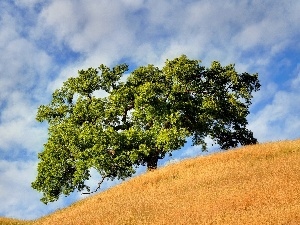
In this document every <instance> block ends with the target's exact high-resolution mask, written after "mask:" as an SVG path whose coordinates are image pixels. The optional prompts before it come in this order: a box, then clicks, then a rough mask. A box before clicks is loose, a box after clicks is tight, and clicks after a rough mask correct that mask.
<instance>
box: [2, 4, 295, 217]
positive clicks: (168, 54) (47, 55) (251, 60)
mask: <svg viewBox="0 0 300 225" xmlns="http://www.w3.org/2000/svg"><path fill="white" fill-rule="evenodd" d="M299 11H300V1H294V0H285V1H281V0H264V1H260V0H214V1H209V0H152V1H150V0H115V1H109V0H1V1H0V51H1V54H0V202H1V204H0V216H5V217H14V218H18V219H36V218H39V217H41V216H44V215H46V214H49V213H51V212H53V211H54V210H57V209H59V208H63V207H66V206H68V205H70V204H71V203H72V202H74V201H77V200H79V199H81V198H83V196H82V195H81V194H80V193H77V192H75V193H74V194H72V195H71V196H69V197H67V198H65V197H62V198H61V199H60V200H59V201H57V202H55V203H50V204H48V205H44V204H43V203H42V202H40V200H39V199H40V198H41V194H40V193H38V192H36V191H35V190H33V189H32V188H31V186H30V185H31V182H32V181H33V180H34V179H35V177H36V175H37V168H36V167H37V163H38V159H37V154H38V153H39V152H41V151H42V150H43V144H44V143H45V142H46V141H47V128H48V127H47V124H46V123H38V122H37V121H36V120H35V115H36V112H37V108H38V106H40V105H42V104H47V103H49V101H50V99H51V95H52V93H53V91H54V90H55V89H57V88H59V87H60V86H61V85H62V83H63V81H65V80H66V79H67V78H68V77H71V76H76V75H77V71H78V70H80V69H87V68H89V67H97V66H99V65H100V64H102V63H103V64H105V65H107V66H114V65H116V64H119V63H127V64H129V65H130V67H131V68H135V67H138V66H143V65H147V64H154V65H156V66H162V65H163V64H164V62H165V60H166V59H173V58H175V57H178V56H180V55H182V54H186V55H187V56H188V57H189V58H192V59H200V60H202V65H204V66H206V67H208V66H209V65H210V63H211V62H212V61H213V60H217V61H220V62H221V64H222V65H227V64H230V63H234V64H235V66H236V69H237V71H239V72H248V73H258V74H259V80H260V82H261V85H262V87H261V90H260V91H259V92H257V93H255V94H254V97H253V100H252V102H253V104H252V106H251V108H250V115H249V116H248V121H249V126H248V128H249V129H250V130H252V131H253V132H254V136H255V137H256V138H257V139H258V141H259V142H269V141H278V140H286V139H297V138H299V137H300V98H299V96H300V89H299V88H298V87H299V85H300V41H299V40H300V25H299V22H300V14H299ZM210 150H211V152H213V151H215V150H216V149H210ZM196 155H201V149H200V147H195V146H194V147H190V146H185V147H184V148H183V149H181V150H178V151H177V152H176V153H175V154H174V156H173V157H172V158H168V159H166V160H165V161H163V162H161V163H160V165H164V164H166V163H170V162H172V161H178V160H181V159H184V158H187V157H193V156H196ZM142 172H143V168H140V169H139V170H138V174H139V173H142ZM93 174H95V173H93ZM97 179H99V177H97V175H96V174H95V175H94V176H93V178H92V179H91V180H90V182H91V184H94V183H96V182H97ZM116 183H118V182H117V181H115V182H106V183H104V184H103V189H105V188H107V187H109V186H111V185H114V184H116Z"/></svg>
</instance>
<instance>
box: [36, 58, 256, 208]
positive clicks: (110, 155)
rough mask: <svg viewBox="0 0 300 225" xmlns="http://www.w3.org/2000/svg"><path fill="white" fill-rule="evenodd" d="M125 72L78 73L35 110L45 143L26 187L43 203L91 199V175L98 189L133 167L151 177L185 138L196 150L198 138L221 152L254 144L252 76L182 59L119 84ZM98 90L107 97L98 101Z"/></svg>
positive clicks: (118, 69) (132, 75) (117, 68)
mask: <svg viewBox="0 0 300 225" xmlns="http://www.w3.org/2000/svg"><path fill="white" fill-rule="evenodd" d="M126 71H128V66H127V65H126V64H121V65H117V66H115V67H113V68H112V69H110V68H109V67H107V66H105V65H103V64H102V65H100V66H99V67H98V68H89V69H87V70H80V71H78V76H77V77H75V78H74V77H71V78H69V79H68V80H67V81H65V82H64V83H63V86H62V87H61V88H60V89H57V90H56V91H55V92H54V93H53V96H52V101H51V102H50V103H49V104H48V105H41V106H40V107H39V109H38V112H37V117H36V118H37V120H38V121H40V122H42V121H47V122H48V124H49V138H48V141H47V143H46V144H44V150H43V151H42V152H41V153H39V155H38V158H39V160H40V161H39V164H38V175H37V178H36V180H35V181H34V182H33V183H32V187H33V188H34V189H36V190H38V191H40V192H42V193H43V198H42V199H41V200H42V201H43V202H44V203H48V202H51V201H55V200H57V199H58V198H59V196H60V195H61V194H63V195H69V194H70V193H71V192H73V191H74V190H76V189H77V190H78V191H82V190H84V189H86V190H87V191H90V187H88V186H87V185H86V184H85V181H86V180H88V179H89V177H90V169H91V168H94V169H96V170H97V171H98V172H99V174H100V175H101V176H102V178H103V179H102V180H101V181H100V182H99V186H98V188H99V187H100V184H101V183H102V182H103V181H104V179H115V178H117V179H125V178H127V177H129V176H131V175H132V174H133V173H134V172H135V168H136V167H138V166H140V165H147V168H148V170H153V169H156V168H157V162H158V160H159V159H162V158H164V157H165V155H166V154H171V152H172V151H174V150H177V149H180V148H181V147H183V145H184V144H185V143H186V140H187V138H188V137H192V141H193V144H194V145H201V146H202V149H203V150H205V149H206V143H205V141H204V140H205V137H210V138H212V139H213V140H214V141H215V143H216V144H219V145H220V147H221V148H222V149H228V148H231V147H236V146H238V145H248V144H255V143H257V140H256V139H255V138H254V137H253V133H252V132H251V131H250V130H248V129H247V128H246V126H247V119H246V117H247V115H248V114H249V106H250V104H251V99H252V97H253V96H252V92H253V91H258V90H259V88H260V84H259V80H258V75H257V74H252V75H251V74H249V73H246V72H245V73H241V74H239V73H237V72H236V71H235V67H234V65H231V64H230V65H228V66H225V67H223V66H221V64H220V63H219V62H216V61H214V62H212V64H211V66H210V68H205V67H203V66H201V65H200V61H199V60H191V59H188V58H187V57H186V56H185V55H182V56H181V57H179V58H175V59H174V60H167V61H166V63H165V66H164V67H163V68H162V69H159V68H157V67H155V66H153V65H148V66H143V67H139V68H137V69H136V70H134V71H133V72H131V73H130V75H129V76H128V77H127V80H126V81H125V82H122V81H121V77H122V75H123V74H124V73H125V72H126ZM98 90H104V91H105V92H107V95H108V96H107V97H97V96H96V94H95V92H96V91H98ZM98 188H97V189H98ZM97 189H96V190H97Z"/></svg>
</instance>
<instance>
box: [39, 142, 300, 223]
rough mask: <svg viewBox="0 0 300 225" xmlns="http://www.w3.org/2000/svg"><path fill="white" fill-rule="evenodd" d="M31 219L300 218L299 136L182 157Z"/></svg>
mask: <svg viewBox="0 0 300 225" xmlns="http://www.w3.org/2000/svg"><path fill="white" fill-rule="evenodd" d="M33 224H36V225H48V224H49V225H50V224H51V225H53V224H64V225H67V224H76V225H80V224H139V225H140V224H155V225H158V224H300V140H295V141H283V142H276V143H265V144H259V145H255V146H247V147H243V148H240V149H238V150H232V151H227V152H222V153H217V154H213V155H210V156H205V157H198V158H194V159H189V160H184V161H182V162H180V163H178V164H172V165H169V166H166V167H164V168H161V169H159V170H157V171H154V172H148V173H146V174H143V175H141V176H139V177H136V178H133V179H131V180H129V181H127V182H124V183H122V184H121V185H118V186H116V187H113V188H111V189H109V190H107V191H104V192H102V193H99V194H97V195H94V196H91V197H89V198H87V199H84V200H82V201H79V202H77V203H75V204H73V205H72V206H70V207H68V208H65V209H63V210H60V211H57V212H55V213H53V214H51V215H49V216H46V217H43V218H40V219H38V220H37V221H35V222H34V223H33Z"/></svg>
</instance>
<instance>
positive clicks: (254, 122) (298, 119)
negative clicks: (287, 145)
mask: <svg viewBox="0 0 300 225" xmlns="http://www.w3.org/2000/svg"><path fill="white" fill-rule="evenodd" d="M298 79H299V77H298V76H296V77H295V78H294V79H292V80H291V81H290V83H291V84H292V85H291V86H290V88H288V89H287V90H285V91H283V90H279V91H276V93H274V95H273V98H271V102H270V103H266V105H265V106H263V107H262V108H261V110H259V111H258V112H257V113H254V114H251V115H250V117H249V128H250V129H251V130H252V131H253V132H254V134H255V136H256V137H258V139H259V141H260V142H265V141H276V140H283V139H294V138H299V137H300V114H299V111H300V98H299V96H300V91H299V88H298V87H295V86H294V84H295V83H297V82H298ZM262 94H263V95H266V98H268V97H269V98H270V96H267V94H268V93H267V92H263V93H262Z"/></svg>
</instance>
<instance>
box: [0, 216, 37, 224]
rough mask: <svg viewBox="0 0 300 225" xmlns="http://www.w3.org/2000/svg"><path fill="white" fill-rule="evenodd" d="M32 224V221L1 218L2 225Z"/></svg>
mask: <svg viewBox="0 0 300 225" xmlns="http://www.w3.org/2000/svg"><path fill="white" fill-rule="evenodd" d="M31 224H32V222H31V221H24V220H15V219H9V218H1V217H0V225H31Z"/></svg>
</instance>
